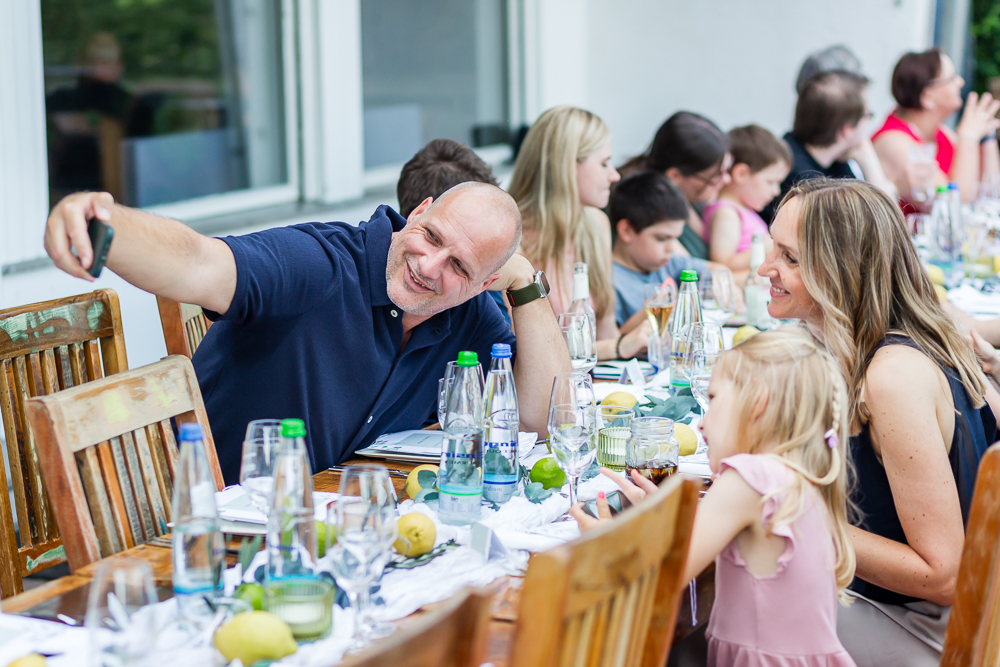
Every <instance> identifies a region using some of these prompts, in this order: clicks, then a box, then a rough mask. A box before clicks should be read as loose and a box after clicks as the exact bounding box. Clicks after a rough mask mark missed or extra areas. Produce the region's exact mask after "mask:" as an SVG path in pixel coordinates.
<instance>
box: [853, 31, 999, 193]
mask: <svg viewBox="0 0 1000 667" xmlns="http://www.w3.org/2000/svg"><path fill="white" fill-rule="evenodd" d="M964 86H965V79H963V78H962V77H961V76H959V74H958V73H957V72H956V71H955V64H954V63H952V62H951V58H949V57H948V56H946V55H945V54H943V53H941V51H940V50H939V49H931V50H929V51H924V52H923V53H907V54H906V55H904V56H903V57H902V58H900V59H899V62H898V63H896V68H895V69H894V70H893V72H892V96H893V97H894V98H896V103H897V104H898V105H899V106H898V107H896V109H895V110H893V112H892V113H891V114H889V117H888V118H887V119H886V121H885V124H884V125H882V127H881V128H880V129H879V131H878V132H876V133H875V135H874V136H873V137H872V141H873V142H874V144H875V150H876V152H877V153H878V156H879V158H880V159H881V160H882V165H883V166H884V167H885V173H886V176H888V177H889V178H890V179H892V181H893V182H894V183H895V184H896V187H897V189H898V190H899V194H900V197H901V198H902V199H903V201H904V202H906V203H908V204H910V205H912V204H921V203H923V204H924V206H925V207H926V206H927V205H929V204H928V202H929V199H930V198H929V197H927V196H926V191H924V192H919V191H916V190H917V189H916V188H914V187H911V183H914V182H921V183H922V182H923V181H924V179H923V178H921V177H919V175H916V176H915V175H914V170H915V169H919V163H920V162H922V160H921V158H920V155H921V153H922V152H924V151H927V152H928V153H929V154H931V153H932V154H933V157H934V162H935V163H936V168H935V169H934V172H935V173H934V179H933V185H934V186H938V185H946V184H947V183H949V182H955V183H958V187H959V190H960V191H961V193H962V199H963V201H966V202H970V201H972V200H974V199H975V198H976V197H977V196H978V194H979V183H980V181H985V180H988V178H989V177H990V176H992V175H996V174H997V173H998V172H1000V153H998V151H997V137H996V128H997V125H998V124H1000V121H997V118H996V113H997V110H1000V101H998V100H994V99H993V97H992V96H991V95H990V94H989V93H984V94H983V95H982V96H979V95H977V94H976V93H975V92H970V93H969V96H968V97H967V98H966V100H965V103H964V106H965V110H964V111H963V112H962V118H961V120H960V121H959V123H958V127H957V128H956V129H955V130H952V129H951V128H950V127H947V126H946V125H945V124H944V121H945V120H946V119H948V118H949V117H950V116H951V115H952V114H954V113H955V112H956V111H958V110H959V109H961V108H962V106H963V103H962V88H963V87H964ZM904 209H908V207H907V206H904Z"/></svg>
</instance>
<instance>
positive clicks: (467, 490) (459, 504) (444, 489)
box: [438, 484, 483, 516]
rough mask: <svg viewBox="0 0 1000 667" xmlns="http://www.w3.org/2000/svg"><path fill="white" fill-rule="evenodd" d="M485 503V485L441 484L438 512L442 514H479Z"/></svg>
mask: <svg viewBox="0 0 1000 667" xmlns="http://www.w3.org/2000/svg"><path fill="white" fill-rule="evenodd" d="M482 504H483V487H482V485H476V486H453V485H451V484H448V485H439V487H438V512H439V513H441V514H451V515H461V516H479V510H480V506H481V505H482Z"/></svg>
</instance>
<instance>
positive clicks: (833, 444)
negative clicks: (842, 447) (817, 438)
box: [823, 428, 840, 449]
mask: <svg viewBox="0 0 1000 667" xmlns="http://www.w3.org/2000/svg"><path fill="white" fill-rule="evenodd" d="M823 437H824V438H826V444H827V445H829V447H830V449H836V448H837V446H838V445H839V444H840V438H838V437H837V432H836V431H834V430H833V429H832V428H831V429H830V430H829V431H827V432H826V433H824V434H823Z"/></svg>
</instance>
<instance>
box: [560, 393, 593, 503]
mask: <svg viewBox="0 0 1000 667" xmlns="http://www.w3.org/2000/svg"><path fill="white" fill-rule="evenodd" d="M596 427H597V408H596V407H595V406H593V405H553V406H551V407H550V408H549V442H551V444H552V453H553V454H555V456H556V462H557V463H558V464H559V467H560V468H562V469H563V472H565V473H566V476H567V477H568V478H569V502H570V505H575V504H576V502H577V495H576V489H577V485H578V484H579V483H580V475H582V474H583V471H584V470H586V469H587V468H588V467H589V466H590V464H591V463H593V461H594V457H595V456H596V455H597V448H596V447H594V432H595V429H596Z"/></svg>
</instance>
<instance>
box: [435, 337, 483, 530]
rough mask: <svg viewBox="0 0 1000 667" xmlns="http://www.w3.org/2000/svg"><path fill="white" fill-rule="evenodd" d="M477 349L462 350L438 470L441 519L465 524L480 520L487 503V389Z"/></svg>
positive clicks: (450, 522)
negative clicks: (484, 448) (484, 393)
mask: <svg viewBox="0 0 1000 667" xmlns="http://www.w3.org/2000/svg"><path fill="white" fill-rule="evenodd" d="M480 377H481V371H480V369H479V360H478V358H477V356H476V353H475V352H459V353H458V368H457V370H456V371H455V379H454V381H453V382H452V384H451V389H449V390H448V416H447V418H446V420H445V428H444V431H445V433H444V444H443V445H442V447H441V469H440V470H439V471H438V518H440V519H441V521H442V522H444V523H448V524H452V525H456V526H464V525H467V524H470V523H474V522H476V521H477V520H478V519H479V513H480V509H481V505H482V502H483V474H482V466H483V390H482V385H481V384H480V379H479V378H480Z"/></svg>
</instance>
